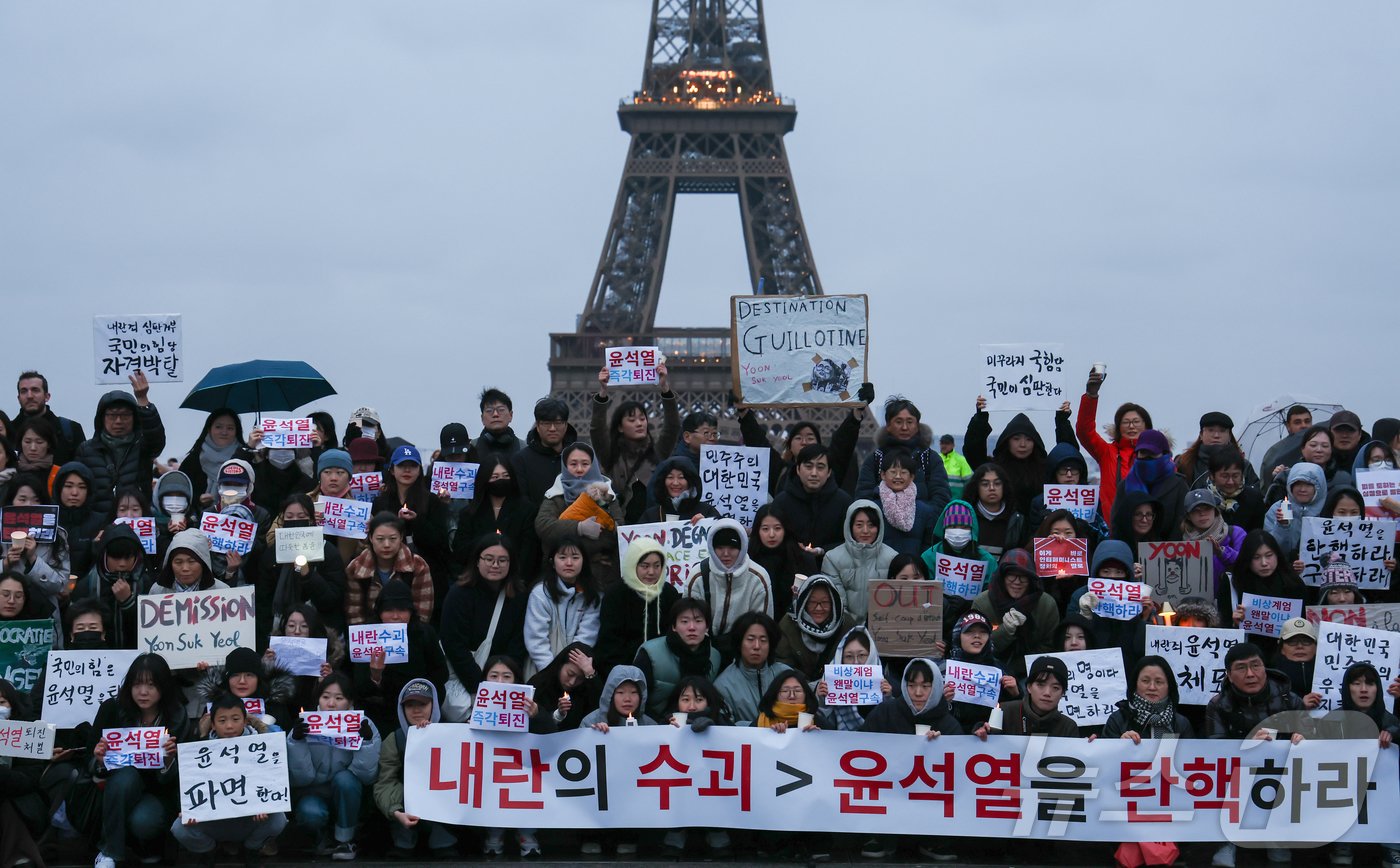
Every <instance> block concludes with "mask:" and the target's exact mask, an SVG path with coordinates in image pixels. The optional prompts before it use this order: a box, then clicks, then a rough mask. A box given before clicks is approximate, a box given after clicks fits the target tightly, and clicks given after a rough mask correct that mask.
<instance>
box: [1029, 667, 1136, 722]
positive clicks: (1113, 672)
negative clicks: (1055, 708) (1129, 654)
mask: <svg viewBox="0 0 1400 868" xmlns="http://www.w3.org/2000/svg"><path fill="white" fill-rule="evenodd" d="M1038 657H1058V658H1059V659H1060V660H1062V661H1064V664H1065V669H1067V670H1068V671H1069V686H1068V687H1067V688H1066V689H1065V697H1064V699H1062V700H1061V701H1060V711H1062V712H1063V713H1064V715H1065V717H1068V718H1069V719H1070V720H1072V721H1074V722H1075V723H1077V724H1079V725H1080V726H1102V725H1103V724H1105V723H1107V722H1108V716H1109V715H1110V714H1112V713H1113V712H1115V711H1117V710H1118V703H1120V702H1122V701H1123V700H1125V699H1127V698H1128V675H1127V673H1126V672H1125V671H1124V667H1123V649H1121V648H1099V649H1095V650H1090V651H1057V652H1055V653H1054V654H1035V655H1032V656H1029V657H1027V658H1026V670H1027V671H1029V670H1030V668H1031V666H1032V665H1033V664H1034V663H1035V661H1036V658H1038Z"/></svg>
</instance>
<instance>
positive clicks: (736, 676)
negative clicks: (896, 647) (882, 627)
mask: <svg viewBox="0 0 1400 868" xmlns="http://www.w3.org/2000/svg"><path fill="white" fill-rule="evenodd" d="M729 635H730V640H729V641H730V645H731V646H732V647H733V648H734V649H735V651H734V662H733V663H731V664H729V666H728V667H726V668H725V670H724V671H723V672H721V673H720V674H719V677H718V678H716V679H715V689H716V690H718V691H719V694H720V696H722V697H723V698H724V707H725V708H727V709H728V710H729V714H730V717H731V718H732V719H733V721H734V725H735V726H752V725H753V722H754V721H755V720H756V719H757V718H758V703H759V700H760V699H762V698H763V694H764V693H765V692H766V691H767V690H768V687H769V686H770V685H771V684H772V683H773V680H774V679H775V678H777V677H778V675H779V674H781V673H783V672H787V671H788V670H789V668H790V667H788V666H787V665H786V664H784V663H779V662H777V654H778V625H777V623H776V622H775V621H774V620H773V619H772V618H770V617H769V616H767V615H765V614H763V613H762V612H747V613H745V614H743V615H740V616H739V617H738V619H737V620H735V622H734V627H733V628H732V629H731V630H730V631H729ZM878 661H879V656H878V655H876V662H878Z"/></svg>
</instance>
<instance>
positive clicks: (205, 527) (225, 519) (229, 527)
mask: <svg viewBox="0 0 1400 868" xmlns="http://www.w3.org/2000/svg"><path fill="white" fill-rule="evenodd" d="M199 529H200V530H202V531H204V535H205V536H207V537H209V547H210V548H211V549H213V550H214V551H216V552H223V553H224V554H228V553H229V552H237V553H238V554H240V555H246V554H247V553H248V552H250V551H252V550H253V543H254V542H255V541H256V539H257V535H258V524H257V522H254V521H245V520H244V519H241V518H235V517H234V516H231V515H223V514H222V513H217V512H206V513H205V514H204V515H203V516H201V517H200V519H199Z"/></svg>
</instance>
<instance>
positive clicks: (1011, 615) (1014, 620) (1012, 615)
mask: <svg viewBox="0 0 1400 868" xmlns="http://www.w3.org/2000/svg"><path fill="white" fill-rule="evenodd" d="M1025 623H1026V616H1025V614H1023V613H1022V612H1021V611H1020V610H1019V609H1012V610H1011V611H1010V612H1007V613H1006V614H1005V615H1002V616H1001V628H1002V629H1003V630H1005V631H1006V632H1008V633H1015V632H1016V628H1017V627H1020V626H1021V625H1022V624H1025Z"/></svg>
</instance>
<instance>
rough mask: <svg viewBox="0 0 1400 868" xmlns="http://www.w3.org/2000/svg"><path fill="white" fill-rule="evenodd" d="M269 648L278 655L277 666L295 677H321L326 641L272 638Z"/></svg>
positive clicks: (324, 660) (302, 638)
mask: <svg viewBox="0 0 1400 868" xmlns="http://www.w3.org/2000/svg"><path fill="white" fill-rule="evenodd" d="M267 647H268V649H269V650H270V651H272V653H273V654H275V655H277V657H276V659H277V665H278V666H279V667H281V668H283V669H285V670H287V671H288V672H290V673H291V674H293V675H313V676H315V677H317V678H320V677H321V664H322V663H325V662H326V640H325V639H312V638H310V637H306V636H271V637H269V638H268V640H267Z"/></svg>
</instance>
